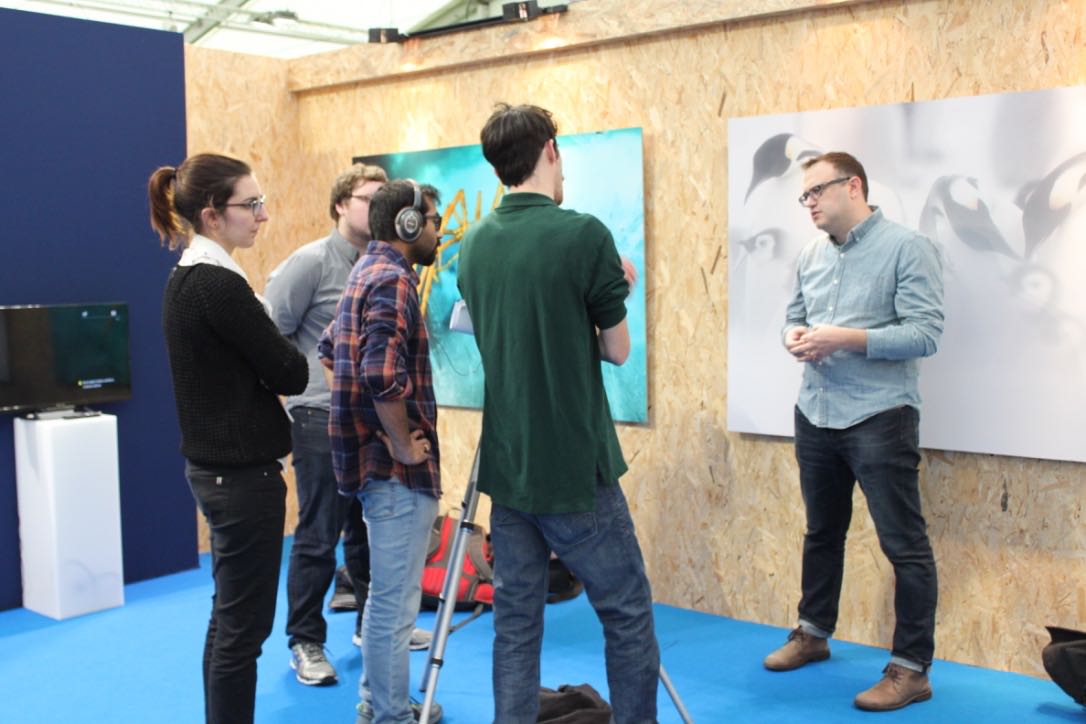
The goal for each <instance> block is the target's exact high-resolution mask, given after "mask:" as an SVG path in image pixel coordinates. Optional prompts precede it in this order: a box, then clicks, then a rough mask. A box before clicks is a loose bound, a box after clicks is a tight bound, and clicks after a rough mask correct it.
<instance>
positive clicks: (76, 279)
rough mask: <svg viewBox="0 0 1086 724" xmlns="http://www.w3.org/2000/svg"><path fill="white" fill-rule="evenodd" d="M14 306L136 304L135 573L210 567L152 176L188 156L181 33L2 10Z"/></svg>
mask: <svg viewBox="0 0 1086 724" xmlns="http://www.w3.org/2000/svg"><path fill="white" fill-rule="evenodd" d="M0 104H2V107H3V110H2V111H0V304H38V303H54V302H100V301H115V300H116V301H123V302H128V305H129V310H130V329H131V339H132V399H131V400H129V401H127V402H123V403H120V404H115V405H103V406H102V407H101V409H102V410H103V411H105V412H110V413H112V414H115V415H117V421H118V433H117V434H118V446H119V451H120V478H121V526H122V537H123V544H124V572H125V580H126V581H129V582H131V581H138V580H142V579H145V578H152V577H155V576H161V575H163V574H166V573H172V572H175V571H179V570H183V569H186V568H192V567H194V566H195V565H196V522H195V520H196V518H195V509H194V506H193V501H192V497H191V495H190V493H189V491H188V486H187V485H186V483H185V479H184V474H183V461H182V459H181V456H180V454H179V452H178V441H179V433H178V429H177V420H176V415H175V412H174V402H173V392H172V389H171V387H170V377H169V368H168V363H167V361H166V348H165V343H164V342H163V338H162V331H161V322H160V316H161V312H162V288H163V285H164V283H165V279H166V275H167V273H168V271H169V268H170V267H171V265H172V264H173V262H174V260H175V256H173V255H172V254H170V253H168V252H167V251H166V250H164V249H162V248H161V247H160V246H159V245H158V237H157V236H155V235H154V233H153V232H152V231H151V229H150V226H149V225H148V221H147V218H148V212H147V191H146V188H147V177H148V176H149V175H150V174H151V171H153V170H154V169H155V168H156V167H157V166H160V165H163V164H170V165H177V164H178V163H180V161H181V160H182V159H183V158H184V156H185V72H184V49H183V46H182V38H181V35H179V34H177V33H167V32H160V31H155V30H143V29H137V28H129V27H123V26H119V25H107V24H103V23H92V22H87V21H82V20H71V19H67V18H59V17H53V16H49V15H38V14H35V13H24V12H17V11H13V10H3V9H0ZM12 419H13V418H12V416H11V415H3V414H0V609H5V608H12V607H16V606H21V605H22V585H21V582H20V578H21V576H20V572H19V531H18V509H17V499H16V488H15V459H14V449H13V448H14V439H13V432H12Z"/></svg>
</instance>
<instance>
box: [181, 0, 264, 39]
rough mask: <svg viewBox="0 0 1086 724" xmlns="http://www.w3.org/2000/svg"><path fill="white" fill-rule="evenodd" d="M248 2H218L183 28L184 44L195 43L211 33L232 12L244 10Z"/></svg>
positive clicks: (238, 0)
mask: <svg viewBox="0 0 1086 724" xmlns="http://www.w3.org/2000/svg"><path fill="white" fill-rule="evenodd" d="M248 2H249V0H219V2H218V4H216V5H215V6H213V7H211V8H209V9H208V11H207V13H206V14H205V15H204V16H203V17H202V18H200V19H199V20H196V21H195V22H193V23H192V24H190V25H189V26H188V27H187V28H185V42H186V43H189V44H193V43H195V42H196V41H197V40H199V39H200V38H202V37H204V36H205V35H207V34H208V33H210V32H211V31H213V30H215V29H216V28H218V27H220V26H221V25H222V24H223V21H225V20H227V19H228V18H229V17H230V15H231V13H232V11H234V10H237V9H239V8H244V7H245V5H246V4H247V3H248Z"/></svg>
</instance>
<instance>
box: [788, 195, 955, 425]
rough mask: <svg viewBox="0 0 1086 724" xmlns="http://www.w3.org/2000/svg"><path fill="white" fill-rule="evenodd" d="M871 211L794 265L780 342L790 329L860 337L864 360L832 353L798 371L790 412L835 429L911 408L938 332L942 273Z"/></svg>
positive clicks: (929, 253) (927, 246) (915, 236)
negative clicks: (844, 330) (922, 361)
mask: <svg viewBox="0 0 1086 724" xmlns="http://www.w3.org/2000/svg"><path fill="white" fill-rule="evenodd" d="M873 211H874V213H872V214H871V216H869V217H867V218H866V219H864V220H863V221H862V222H860V223H859V224H857V225H856V227H855V228H853V229H852V231H850V232H849V233H848V237H847V238H846V239H845V243H844V244H842V245H841V246H837V245H836V244H834V243H833V241H831V240H830V238H829V236H828V235H825V236H821V237H818V238H816V239H814V240H813V241H811V242H810V243H809V244H808V245H807V246H806V247H805V248H804V249H803V251H802V252H800V255H799V259H798V261H797V265H796V287H795V293H794V294H793V295H792V301H791V302H789V304H788V317H787V322H786V323H785V326H784V330H783V332H782V334H787V332H788V330H789V329H791V328H792V327H796V326H806V327H813V326H817V325H834V326H838V327H851V328H854V329H865V330H867V353H866V354H862V353H859V352H852V351H849V350H839V351H837V352H834V353H833V354H832V355H829V356H828V357H826V358H825V359H823V360H822V361H820V362H814V363H810V362H808V363H805V365H804V370H803V383H802V385H801V386H800V391H799V402H798V405H799V409H800V412H802V413H803V414H804V415H805V416H806V417H807V419H808V420H810V421H811V423H812V424H814V425H817V426H818V427H827V428H832V429H838V430H839V429H844V428H846V427H851V426H852V425H855V424H856V423H858V422H861V421H863V420H865V419H867V418H868V417H871V416H872V415H876V414H878V413H880V412H883V411H885V410H889V409H891V408H894V407H898V406H900V405H911V406H913V407H919V406H920V392H919V390H918V389H917V380H918V373H919V370H918V366H919V365H918V360H919V358H920V357H927V356H929V355H932V354H935V350H936V348H937V346H938V343H939V337H940V335H941V334H942V333H943V270H942V261H941V259H940V256H939V252H938V250H937V249H936V248H935V246H934V245H933V244H932V243H931V241H930V240H929V239H928V238H927V237H925V236H923V235H921V234H919V233H917V232H915V231H912V230H910V229H907V228H905V227H903V226H901V225H900V224H896V223H894V222H892V221H889V220H887V219H886V218H885V217H884V216H883V215H882V212H881V211H880V210H879V209H877V208H873Z"/></svg>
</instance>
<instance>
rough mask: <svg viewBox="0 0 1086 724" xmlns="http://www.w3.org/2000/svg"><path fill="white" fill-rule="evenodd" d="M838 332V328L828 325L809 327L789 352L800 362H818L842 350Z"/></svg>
mask: <svg viewBox="0 0 1086 724" xmlns="http://www.w3.org/2000/svg"><path fill="white" fill-rule="evenodd" d="M839 331H840V328H839V327H833V326H830V325H825V326H816V327H811V328H809V329H807V330H804V332H803V334H801V335H800V336H799V339H798V341H797V343H796V345H795V346H794V347H792V348H791V349H790V350H789V351H790V352H791V353H792V354H793V355H794V356H795V358H796V359H798V360H799V361H801V362H819V361H821V360H823V359H825V358H826V357H829V356H830V355H831V354H833V353H834V352H836V351H837V350H839V349H841V348H842V346H843V343H842V339H841V337H840V335H839V334H838V332H839Z"/></svg>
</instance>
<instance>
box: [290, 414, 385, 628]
mask: <svg viewBox="0 0 1086 724" xmlns="http://www.w3.org/2000/svg"><path fill="white" fill-rule="evenodd" d="M290 414H291V416H292V417H293V418H294V424H293V427H292V428H291V436H292V438H293V444H294V453H293V460H294V483H295V486H296V488H297V490H298V526H297V527H296V528H295V529H294V544H293V546H292V547H291V549H290V565H289V567H288V568H287V636H288V642H287V645H288V646H293V645H294V644H296V643H299V642H302V641H309V642H313V643H318V644H323V643H324V642H325V640H326V639H327V634H328V625H327V623H326V622H325V620H324V615H323V613H322V611H323V606H324V596H325V594H326V593H327V592H328V587H329V586H330V585H331V583H332V580H333V579H334V578H335V573H336V544H337V543H339V536H340V531H342V530H344V526H345V523H348V521H349V526H350V534H349V536H348V540H346V541H344V545H343V554H344V559H345V561H346V565H347V571H348V573H350V575H351V582H352V583H353V585H354V589H355V599H356V601H357V602H358V610H359V611H361V610H362V607H363V606H364V605H365V602H366V593H367V591H368V590H369V580H370V574H369V570H370V560H369V546H368V545H367V543H366V524H365V523H364V522H363V521H362V506H361V505H360V504H359V502H358V498H356V497H355V496H353V495H352V496H350V497H346V496H343V495H340V494H339V491H338V490H337V488H336V476H335V473H334V472H333V471H332V448H331V443H330V441H329V439H328V412H327V411H326V410H321V409H318V408H314V407H295V408H294V409H292V410H291V411H290Z"/></svg>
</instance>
